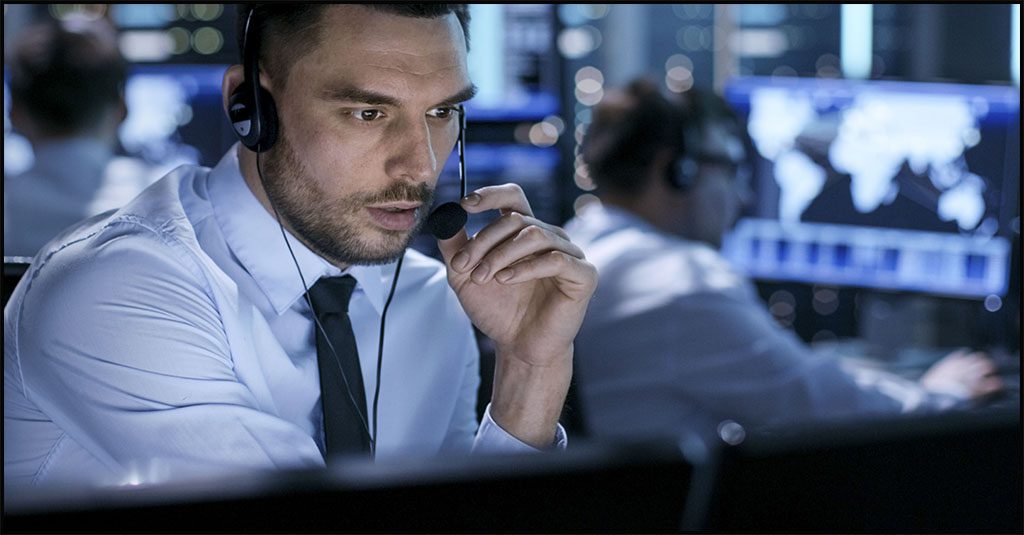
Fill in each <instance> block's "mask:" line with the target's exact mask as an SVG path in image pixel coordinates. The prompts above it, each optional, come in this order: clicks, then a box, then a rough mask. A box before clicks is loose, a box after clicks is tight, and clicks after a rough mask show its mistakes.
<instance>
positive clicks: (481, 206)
mask: <svg viewBox="0 0 1024 535" xmlns="http://www.w3.org/2000/svg"><path fill="white" fill-rule="evenodd" d="M460 202H461V204H462V207H463V208H465V209H466V211H467V212H469V213H471V214H478V213H480V212H486V211H487V210H501V213H503V214H507V213H510V212H519V213H520V214H523V215H528V216H532V215H533V209H532V208H530V202H529V201H527V200H526V194H525V193H523V188H521V187H519V184H501V185H500V186H486V187H483V188H480V189H478V190H476V191H474V192H473V193H470V194H469V195H466V196H465V197H464V198H462V200H461V201H460Z"/></svg>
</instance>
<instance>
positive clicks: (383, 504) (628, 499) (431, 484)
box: [4, 443, 692, 533]
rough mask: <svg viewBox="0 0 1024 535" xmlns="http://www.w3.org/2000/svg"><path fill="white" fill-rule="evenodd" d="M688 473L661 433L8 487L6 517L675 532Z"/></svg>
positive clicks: (150, 523)
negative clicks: (191, 475) (24, 490)
mask: <svg viewBox="0 0 1024 535" xmlns="http://www.w3.org/2000/svg"><path fill="white" fill-rule="evenodd" d="M691 472H692V469H691V465H690V464H689V463H687V462H685V461H684V460H683V456H682V455H681V454H680V452H679V449H678V448H676V447H675V446H674V444H668V443H647V444H636V445H630V446H610V447H594V448H590V447H582V448H576V449H570V450H568V451H565V452H561V453H555V454H541V455H537V454H528V455H523V456H513V455H509V456H494V457H487V456H474V457H469V458H463V459H454V460H452V459H449V460H443V459H424V460H419V461H402V462H382V463H377V464H373V463H365V462H359V463H352V464H346V463H342V464H339V465H338V466H335V467H333V468H332V469H330V470H321V471H312V470H310V471H293V472H287V471H283V472H277V473H266V474H259V475H258V476H252V477H243V478H237V479H225V480H218V481H211V482H209V483H205V484H199V483H197V484H191V485H170V484H168V485H166V486H163V487H150V488H135V489H132V488H117V489H108V490H104V491H92V492H90V493H89V494H88V495H85V496H82V495H76V496H74V497H73V498H68V497H64V498H63V499H53V498H52V497H48V498H50V499H47V500H45V501H40V500H39V498H40V497H39V496H34V497H31V496H26V495H21V496H12V494H13V493H6V496H5V504H4V517H5V518H4V525H5V526H4V527H5V531H9V532H46V531H49V532H53V531H60V532H63V531H73V532H103V533H113V532H150V531H162V532H187V531H201V532H218V531H229V532H233V533H243V532H268V531H270V532H280V533H298V532H306V533H308V532H321V533H326V532H339V531H346V532H351V531H356V532H371V531H373V532H378V531H384V532H400V531H417V532H453V531H473V532H488V533H494V532H520V533H522V532H538V531H540V532H566V531H572V532H579V531H585V532H675V531H678V530H679V527H680V525H681V518H682V511H683V507H684V504H685V501H686V498H687V494H688V491H689V485H690V475H691ZM15 498H20V499H18V500H17V503H13V501H14V500H15ZM33 498H34V499H33Z"/></svg>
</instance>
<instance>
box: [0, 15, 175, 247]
mask: <svg viewBox="0 0 1024 535" xmlns="http://www.w3.org/2000/svg"><path fill="white" fill-rule="evenodd" d="M11 48H12V49H11V51H10V54H9V57H8V58H7V63H6V64H7V65H8V66H9V68H10V86H11V87H10V90H11V110H10V115H11V124H12V126H13V127H14V129H15V130H17V131H18V132H19V133H21V134H22V135H24V136H25V137H26V138H27V139H28V140H29V142H30V143H31V145H32V150H33V153H34V158H35V163H34V165H33V166H32V167H31V168H30V169H28V170H27V171H25V172H24V173H22V174H19V175H16V176H10V177H7V176H5V177H4V255H16V256H33V255H35V253H36V252H37V251H38V250H39V248H40V247H41V246H42V245H43V244H44V243H46V242H47V241H48V240H50V239H51V238H53V237H54V236H56V235H57V234H58V233H59V232H60V231H61V230H63V229H64V228H66V227H68V226H69V225H71V224H72V223H75V222H77V221H79V220H81V219H84V218H85V217H88V216H91V215H95V214H98V213H101V212H105V211H107V210H109V209H112V208H117V207H120V206H122V205H123V204H125V203H126V202H127V201H129V200H131V199H132V198H133V197H135V195H137V194H138V193H139V192H140V191H142V190H143V189H144V188H145V187H146V186H147V185H149V184H150V183H152V182H153V181H154V180H155V179H156V178H159V177H158V175H157V172H156V170H155V169H152V168H150V167H149V166H148V165H146V164H145V163H144V162H143V161H141V160H138V159H135V158H127V157H117V156H115V153H116V149H117V147H118V139H117V133H118V127H119V126H120V125H121V123H122V122H123V121H124V119H125V117H126V116H127V108H126V106H125V99H124V88H125V79H126V77H127V73H128V64H127V62H126V61H125V59H124V57H123V56H122V55H121V53H120V51H119V50H118V47H117V34H116V30H115V29H114V28H113V27H112V26H111V25H110V24H109V23H108V22H106V21H104V20H89V19H69V20H65V21H62V22H56V21H46V22H43V23H39V24H37V25H34V26H32V27H29V28H26V29H24V30H23V31H22V32H21V33H20V34H19V35H18V37H17V39H16V41H15V42H14V44H13V46H12V47H11Z"/></svg>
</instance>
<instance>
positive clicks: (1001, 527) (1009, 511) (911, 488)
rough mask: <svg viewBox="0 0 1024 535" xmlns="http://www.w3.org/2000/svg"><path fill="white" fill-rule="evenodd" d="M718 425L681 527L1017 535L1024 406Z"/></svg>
mask: <svg viewBox="0 0 1024 535" xmlns="http://www.w3.org/2000/svg"><path fill="white" fill-rule="evenodd" d="M861 418H863V419H859V420H848V421H840V422H831V423H829V424H828V425H822V424H794V425H792V426H790V427H777V428H774V429H762V430H759V431H747V430H744V429H743V428H742V427H740V426H739V425H738V424H736V423H734V422H729V423H725V424H723V425H722V426H720V435H721V441H720V443H719V444H717V446H718V447H720V450H719V453H718V456H719V457H718V461H717V462H716V463H709V464H708V465H707V466H706V468H707V470H706V471H702V472H701V473H699V474H695V475H694V478H695V485H694V493H693V494H691V503H690V504H689V506H688V509H687V516H686V519H685V521H684V526H683V527H684V529H685V530H708V531H711V532H732V533H736V532H750V531H754V532H762V533H764V532H787V533H798V532H801V533H806V532H813V533H829V532H845V533H855V532H857V533H860V532H871V533H910V532H915V533H936V532H937V533H968V532H970V533H977V532H989V533H1020V532H1021V526H1022V522H1024V511H1022V503H1024V497H1022V489H1024V482H1022V472H1021V471H1022V465H1021V424H1020V408H1019V406H1017V407H1009V408H1002V409H999V410H963V411H952V412H946V413H942V414H919V415H901V416H891V417H886V419H868V418H867V417H861Z"/></svg>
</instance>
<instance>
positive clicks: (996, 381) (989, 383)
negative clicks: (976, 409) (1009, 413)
mask: <svg viewBox="0 0 1024 535" xmlns="http://www.w3.org/2000/svg"><path fill="white" fill-rule="evenodd" d="M1004 388H1006V385H1005V384H1003V380H1002V379H1000V378H999V377H986V378H984V379H982V380H981V381H979V382H978V383H977V384H975V385H974V388H973V389H972V390H973V392H974V394H975V395H976V396H987V395H989V394H994V393H996V392H999V391H1001V390H1003V389H1004Z"/></svg>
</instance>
